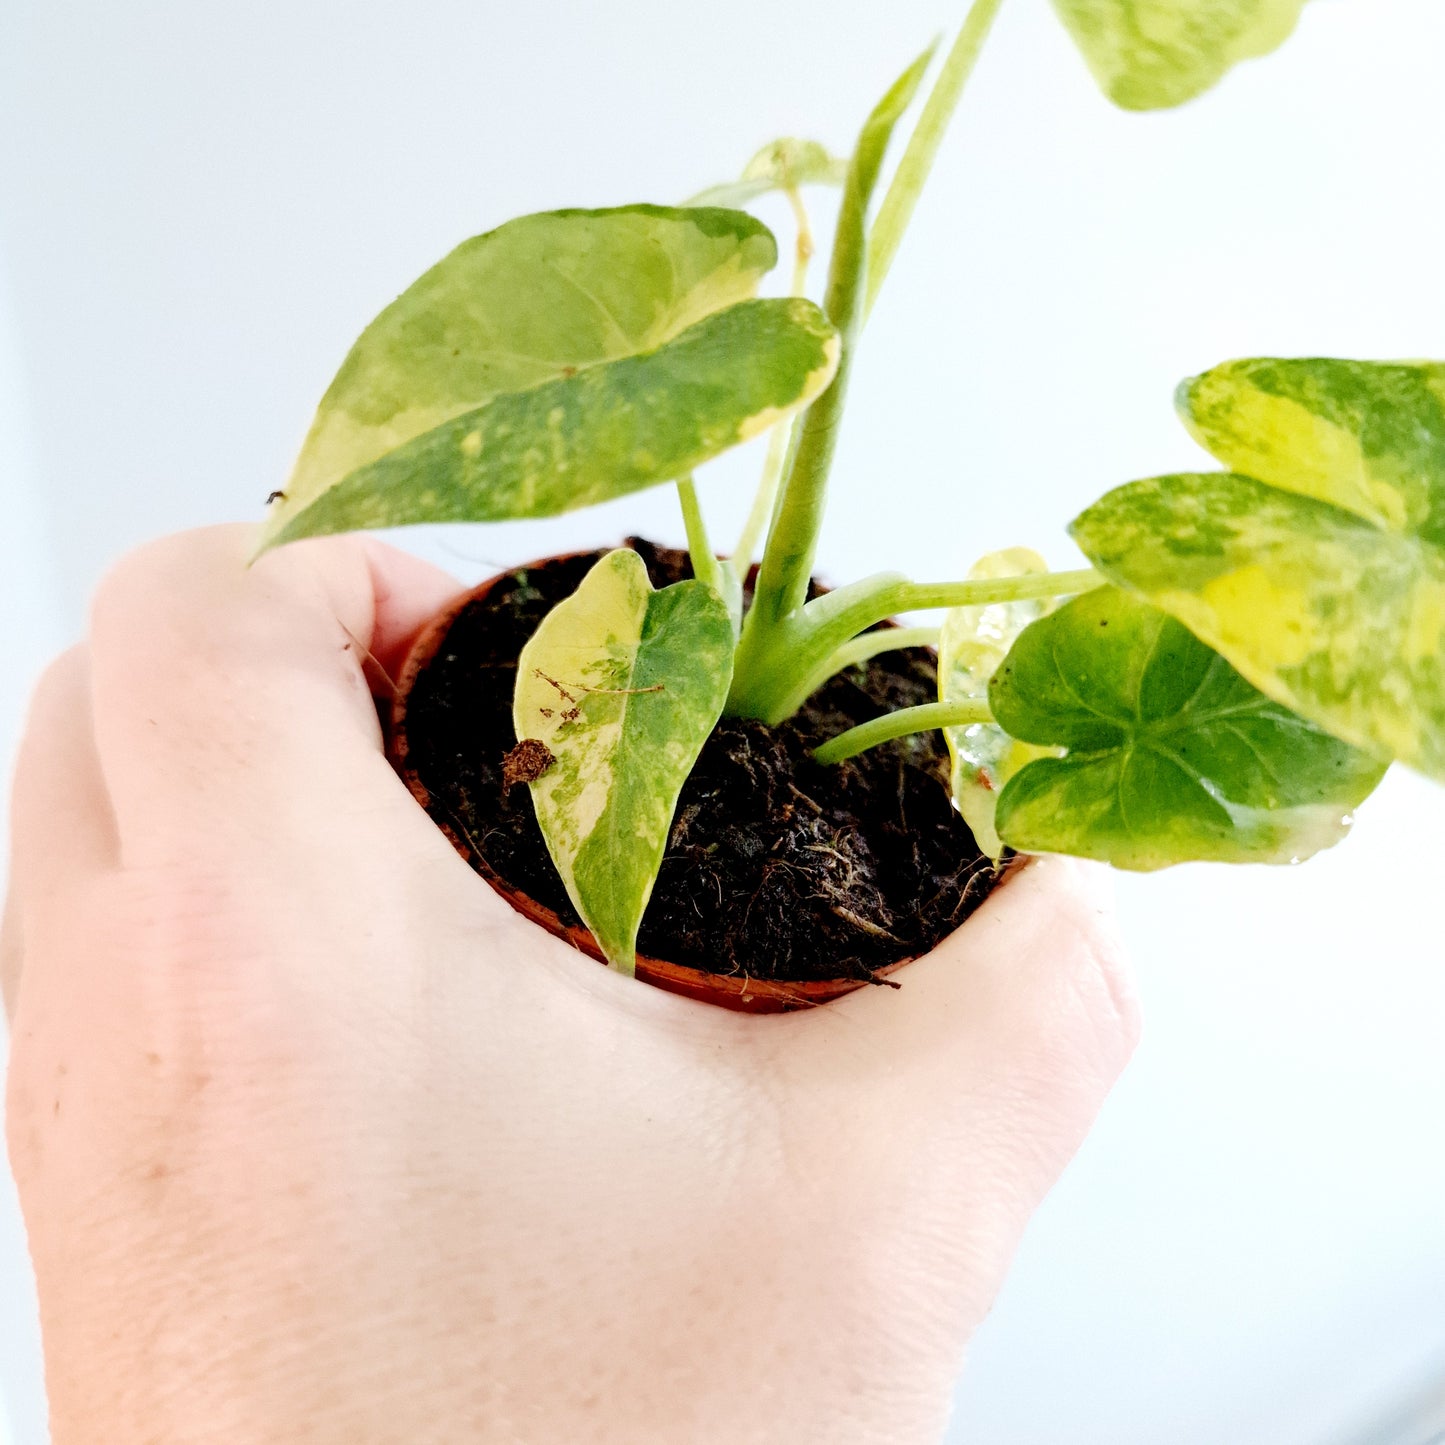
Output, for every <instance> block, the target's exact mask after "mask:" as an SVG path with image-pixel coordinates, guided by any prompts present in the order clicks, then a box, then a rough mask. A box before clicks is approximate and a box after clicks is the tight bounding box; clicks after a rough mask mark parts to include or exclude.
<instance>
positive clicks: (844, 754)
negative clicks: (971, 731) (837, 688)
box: [813, 702, 993, 763]
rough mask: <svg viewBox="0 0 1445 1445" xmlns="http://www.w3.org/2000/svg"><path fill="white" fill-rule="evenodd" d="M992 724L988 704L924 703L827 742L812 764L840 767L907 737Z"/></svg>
mask: <svg viewBox="0 0 1445 1445" xmlns="http://www.w3.org/2000/svg"><path fill="white" fill-rule="evenodd" d="M992 721H993V714H992V713H991V712H990V711H989V710H988V704H987V703H983V702H926V703H924V704H923V705H922V706H921V707H903V708H899V709H898V710H897V712H886V713H884V714H883V716H882V717H875V718H874V719H873V720H872V721H871V722H865V723H859V724H858V726H857V727H855V728H849V729H848V731H847V732H845V733H839V734H838V736H837V737H835V738H829V739H828V741H827V742H826V743H824V744H823V746H822V747H820V748H815V749H814V750H813V760H814V761H815V762H819V763H841V762H842V761H843V760H844V759H845V758H853V757H857V756H858V754H859V753H861V752H864V751H866V750H867V749H868V748H872V747H877V746H878V744H879V743H886V742H890V741H892V739H894V738H901V737H905V736H906V735H907V734H909V733H922V732H929V731H931V730H932V729H933V728H952V727H962V726H964V725H966V724H968V723H985V722H992Z"/></svg>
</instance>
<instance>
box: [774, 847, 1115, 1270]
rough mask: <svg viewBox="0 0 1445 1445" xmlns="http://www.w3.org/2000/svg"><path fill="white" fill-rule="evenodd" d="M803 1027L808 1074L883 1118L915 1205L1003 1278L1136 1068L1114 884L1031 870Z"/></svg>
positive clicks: (1061, 866)
mask: <svg viewBox="0 0 1445 1445" xmlns="http://www.w3.org/2000/svg"><path fill="white" fill-rule="evenodd" d="M894 978H895V979H896V980H897V981H898V982H899V983H900V984H901V987H900V988H899V989H897V990H893V989H884V988H874V989H866V990H859V991H858V992H857V993H854V994H850V995H849V996H848V997H846V998H844V999H840V1000H838V1001H837V1002H836V1003H834V1004H831V1005H829V1006H828V1007H827V1008H824V1009H819V1010H816V1011H815V1012H814V1013H811V1014H806V1015H791V1016H790V1018H792V1019H795V1020H797V1022H798V1024H799V1025H800V1026H801V1029H802V1030H804V1031H811V1032H812V1035H813V1037H812V1039H811V1043H812V1046H813V1048H812V1052H813V1053H814V1058H813V1059H812V1060H811V1062H810V1063H804V1064H802V1065H800V1066H801V1067H811V1068H813V1069H814V1070H815V1071H816V1072H817V1073H821V1074H822V1075H823V1076H824V1077H831V1078H834V1079H838V1078H840V1077H841V1078H846V1079H847V1080H848V1082H849V1085H850V1093H851V1094H852V1095H853V1097H854V1098H856V1099H860V1100H862V1101H864V1102H863V1103H862V1104H861V1106H860V1107H861V1108H863V1109H865V1110H868V1111H874V1110H876V1111H877V1116H876V1117H875V1118H874V1119H873V1120H872V1123H871V1126H870V1125H867V1124H864V1123H863V1121H862V1120H861V1119H859V1121H858V1122H859V1124H860V1127H861V1128H862V1129H863V1131H864V1132H868V1131H869V1129H870V1128H871V1130H872V1131H873V1132H876V1133H877V1134H879V1135H880V1136H883V1137H886V1138H887V1139H888V1141H889V1144H888V1151H889V1156H890V1158H891V1159H892V1160H894V1161H896V1164H895V1167H897V1168H899V1169H902V1170H904V1171H906V1172H907V1174H908V1175H909V1176H910V1177H909V1179H908V1181H907V1183H908V1186H909V1190H910V1192H912V1193H914V1194H915V1196H916V1197H918V1198H931V1199H933V1200H935V1201H936V1202H937V1204H938V1205H940V1206H942V1207H944V1208H945V1209H948V1208H949V1207H951V1205H950V1201H953V1203H954V1204H955V1205H957V1207H958V1208H959V1209H960V1210H961V1211H964V1212H968V1213H970V1214H972V1215H973V1216H974V1217H975V1218H976V1217H977V1213H978V1211H979V1210H980V1209H984V1210H985V1211H992V1212H993V1213H994V1214H995V1215H996V1217H995V1218H994V1219H993V1220H992V1225H991V1228H990V1229H989V1230H985V1234H986V1235H988V1236H989V1237H990V1238H991V1240H992V1244H991V1247H993V1248H996V1249H997V1251H998V1258H997V1261H996V1263H997V1268H998V1272H999V1276H1000V1277H1001V1275H1002V1269H1003V1267H1004V1264H1005V1263H1006V1261H1007V1258H1008V1255H1009V1254H1011V1252H1012V1248H1013V1244H1014V1242H1015V1241H1016V1238H1017V1235H1018V1234H1019V1232H1020V1231H1021V1230H1022V1227H1023V1224H1024V1222H1025V1221H1026V1220H1027V1218H1028V1215H1029V1214H1030V1213H1031V1212H1032V1211H1033V1209H1034V1208H1035V1207H1036V1206H1037V1205H1038V1203H1039V1202H1040V1201H1041V1200H1042V1199H1043V1196H1044V1195H1045V1194H1046V1193H1047V1192H1048V1190H1049V1189H1050V1188H1051V1187H1052V1185H1053V1184H1054V1182H1055V1181H1056V1180H1057V1178H1058V1176H1059V1175H1060V1174H1061V1173H1062V1172H1063V1169H1064V1166H1065V1165H1066V1164H1067V1163H1068V1161H1069V1160H1070V1159H1071V1158H1072V1157H1073V1155H1074V1153H1075V1151H1076V1150H1077V1149H1078V1147H1079V1145H1080V1144H1081V1143H1082V1142H1083V1139H1084V1136H1085V1134H1086V1133H1087V1132H1088V1129H1089V1128H1090V1126H1091V1125H1092V1123H1093V1121H1094V1119H1095V1117H1096V1115H1097V1114H1098V1111H1099V1109H1100V1107H1101V1106H1102V1105H1103V1103H1104V1100H1105V1098H1106V1097H1107V1095H1108V1093H1109V1090H1110V1089H1111V1088H1112V1087H1113V1085H1114V1083H1115V1081H1116V1080H1117V1079H1118V1077H1119V1075H1120V1073H1121V1072H1122V1071H1123V1068H1124V1066H1125V1064H1126V1063H1127V1062H1128V1060H1129V1057H1130V1055H1131V1054H1132V1052H1133V1049H1134V1046H1135V1044H1136V1042H1137V1040H1138V1035H1139V1011H1138V1005H1137V1003H1136V1001H1135V997H1134V992H1133V988H1132V985H1131V983H1130V981H1129V978H1128V975H1127V971H1126V969H1125V965H1124V960H1123V951H1122V947H1121V944H1120V940H1119V936H1118V932H1117V929H1116V926H1115V922H1114V910H1113V901H1112V879H1111V878H1110V876H1109V873H1108V871H1107V869H1105V868H1103V867H1102V866H1100V865H1098V864H1094V863H1085V862H1081V861H1079V860H1077V859H1071V858H1062V857H1047V858H1037V859H1031V860H1029V861H1028V862H1027V863H1026V864H1025V865H1024V866H1023V867H1021V868H1019V869H1018V870H1017V872H1016V873H1015V874H1014V875H1013V876H1011V877H1009V878H1008V879H1007V880H1006V881H1005V882H1004V883H1003V884H1002V885H1001V886H1000V887H999V888H998V889H997V890H996V891H995V893H994V895H993V897H992V898H990V899H989V901H988V902H987V903H986V904H985V905H984V906H983V907H982V908H980V909H979V911H978V912H977V913H976V914H975V915H974V916H973V917H972V918H971V919H970V920H969V921H968V922H967V923H966V924H965V925H964V926H963V927H962V928H960V929H959V930H958V932H956V933H954V934H953V935H952V936H951V937H949V938H948V939H946V940H945V941H944V942H943V943H942V944H940V945H939V947H938V948H936V949H935V950H934V951H933V952H932V953H931V954H929V955H928V956H927V957H925V958H922V959H919V960H918V961H916V962H914V963H912V964H910V965H909V966H908V967H907V968H905V969H902V970H900V971H899V972H898V973H896V974H895V975H894Z"/></svg>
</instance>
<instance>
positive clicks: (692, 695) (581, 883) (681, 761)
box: [513, 550, 733, 973]
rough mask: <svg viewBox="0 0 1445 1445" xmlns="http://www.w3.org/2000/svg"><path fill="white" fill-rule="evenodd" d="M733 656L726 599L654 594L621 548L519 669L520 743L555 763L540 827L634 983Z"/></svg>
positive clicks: (538, 791) (701, 590) (544, 782)
mask: <svg viewBox="0 0 1445 1445" xmlns="http://www.w3.org/2000/svg"><path fill="white" fill-rule="evenodd" d="M732 655H733V629H732V621H731V619H730V617H729V616H728V611H727V607H726V606H725V605H724V603H723V602H722V600H721V599H720V598H719V597H718V595H717V594H716V593H715V592H713V591H712V590H711V589H710V588H708V587H706V586H704V584H703V583H701V582H679V583H676V584H674V585H673V586H671V587H666V588H664V589H663V590H662V591H660V592H655V591H654V590H653V589H652V585H651V583H650V582H649V581H648V578H647V569H646V568H645V567H644V565H643V562H642V559H641V558H640V557H639V556H638V555H637V554H636V553H635V552H631V551H626V550H621V551H616V552H609V553H608V554H607V556H605V557H603V558H602V559H601V561H599V562H598V563H597V565H596V566H595V567H593V568H592V570H591V571H590V572H589V573H588V574H587V576H586V577H585V578H584V579H583V581H582V585H581V586H580V587H579V588H578V589H577V591H576V592H575V593H574V594H573V595H572V596H571V597H569V598H568V599H567V600H566V601H565V602H562V603H560V604H559V605H558V606H556V607H554V608H553V609H552V611H551V612H550V613H548V614H547V616H546V618H544V619H543V622H542V625H541V627H539V628H538V629H537V631H536V633H535V634H534V635H533V637H532V639H531V640H530V641H529V642H528V643H527V645H526V647H525V648H523V650H522V655H521V658H520V660H519V661H518V665H517V686H516V692H515V694H514V697H513V718H514V721H515V724H516V729H517V737H518V739H519V740H523V739H533V740H535V741H537V742H540V743H542V744H543V745H544V746H545V747H546V748H547V749H548V751H549V752H550V753H551V755H552V761H551V763H550V765H549V766H548V767H546V769H545V771H543V772H542V774H541V776H540V777H537V778H536V780H535V781H533V782H531V783H530V787H531V792H532V802H533V805H534V806H535V808H536V812H537V822H538V823H539V825H540V826H541V829H542V835H543V837H544V838H545V839H546V841H547V848H548V851H549V852H550V853H551V855H552V861H553V862H554V863H555V864H556V865H557V871H558V872H559V873H560V874H561V876H562V881H563V883H564V884H565V885H566V888H567V894H568V897H570V898H571V900H572V902H573V903H574V904H575V905H576V908H577V911H578V913H580V914H581V915H582V918H583V921H584V922H585V923H586V924H587V926H588V928H590V929H591V930H592V934H593V936H594V937H595V938H596V940H597V942H598V945H599V946H600V947H601V949H602V951H603V953H604V954H605V955H606V956H607V959H608V961H609V962H610V963H611V964H612V966H613V967H614V968H617V969H619V970H621V971H622V972H625V973H630V972H631V971H632V969H633V963H634V954H635V948H636V942H637V929H638V925H639V924H640V923H641V921H642V915H643V912H644V910H645V909H646V907H647V901H648V899H649V898H650V897H651V896H652V885H653V882H654V881H655V879H656V877H657V870H658V868H659V867H660V866H661V863H662V855H663V851H664V849H665V848H666V845H667V837H668V832H669V830H670V828H671V826H672V815H673V811H674V809H675V808H676V806H677V797H678V794H679V793H680V792H681V790H682V785H683V783H685V782H686V781H687V777H688V774H689V773H690V772H691V771H692V765H693V763H694V762H695V761H696V760H697V755H698V753H699V752H700V751H701V749H702V745H703V743H705V742H706V741H707V738H708V734H709V733H711V731H712V729H713V726H714V725H715V724H716V722H717V719H718V716H719V714H720V713H721V711H722V705H723V702H724V700H725V699H726V697H727V690H728V683H729V681H730V680H731V677H732Z"/></svg>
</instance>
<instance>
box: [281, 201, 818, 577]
mask: <svg viewBox="0 0 1445 1445" xmlns="http://www.w3.org/2000/svg"><path fill="white" fill-rule="evenodd" d="M776 259H777V247H776V243H775V242H774V240H773V238H772V236H771V234H770V233H769V232H768V231H767V229H766V228H765V227H764V226H762V225H761V223H759V222H758V221H756V220H754V219H753V218H752V217H750V216H747V215H745V214H743V213H742V212H740V211H729V210H719V209H715V208H695V209H680V208H671V209H669V208H665V207H659V206H626V207H621V208H618V209H614V210H604V211H554V212H547V213H544V214H541V215H535V216H524V217H521V218H520V219H519V220H515V221H511V222H508V223H507V224H506V225H504V226H501V227H499V228H498V229H497V230H495V231H492V232H489V233H488V234H486V235H484V236H479V237H476V238H475V239H473V240H471V241H468V242H466V243H464V244H463V245H462V246H460V247H458V248H457V250H456V251H454V252H453V253H452V254H451V255H450V256H448V257H447V258H446V259H445V260H443V261H442V262H441V263H440V264H439V265H437V266H434V267H433V268H432V269H431V270H430V271H428V272H427V273H426V274H425V275H424V276H423V277H422V278H421V279H420V280H419V281H417V282H416V283H415V284H414V285H413V286H411V287H410V288H409V289H408V290H407V291H406V292H405V293H403V295H402V296H401V297H399V298H398V299H397V300H396V301H395V302H393V303H392V304H391V305H390V306H388V307H387V308H386V310H385V311H383V312H382V313H381V315H380V316H378V317H377V319H376V320H375V321H374V322H372V324H371V325H370V326H369V327H367V329H366V331H365V332H363V333H362V336H361V338H360V339H359V340H358V341H357V343H356V345H355V346H354V347H353V348H352V350H351V353H350V355H349V356H348V357H347V359H346V362H345V364H344V365H343V366H342V368H341V370H340V372H339V373H338V374H337V377H336V379H335V381H333V382H332V384H331V387H330V388H329V389H328V391H327V393H326V395H325V397H324V398H323V399H322V402H321V406H320V409H319V410H318V413H317V417H316V420H315V423H314V424H313V426H312V428H311V432H310V434H309V435H308V437H307V439H306V443H305V445H304V447H303V449H302V453H301V457H300V460H299V461H298V462H297V465H296V469H295V472H294V474H293V475H292V477H291V480H290V481H289V482H288V483H287V486H286V488H285V490H284V492H283V493H282V494H281V497H280V500H279V501H278V502H277V504H276V505H274V506H273V507H272V509H271V511H270V513H269V514H268V517H267V521H266V526H265V529H264V535H263V542H262V546H263V548H264V547H266V546H273V545H275V544H277V543H278V542H281V541H287V540H290V539H292V538H294V537H300V536H308V535H313V534H315V533H320V532H328V531H340V530H345V529H348V528H353V527H362V526H377V525H394V524H398V523H404V522H415V521H435V520H448V519H464V518H470V517H477V518H495V517H508V516H539V515H547V514H549V513H552V512H557V511H562V510H565V509H566V508H568V507H571V506H580V505H584V504H585V503H586V502H588V501H593V500H597V499H598V495H599V493H600V494H601V495H605V496H611V495H617V494H618V493H619V492H622V491H627V490H630V489H633V488H636V487H640V486H648V485H651V484H653V483H654V482H659V481H668V480H671V479H673V477H674V476H676V475H677V472H676V471H674V470H671V468H672V466H673V465H674V463H676V465H677V466H678V467H679V468H680V469H681V470H683V471H685V470H686V469H687V467H688V466H690V465H694V464H695V463H696V462H697V461H700V460H703V459H705V457H707V456H711V455H713V454H715V452H716V451H717V450H720V449H722V448H723V447H725V446H728V445H731V444H732V443H733V442H734V441H736V440H738V439H739V438H741V437H745V436H747V435H751V434H752V430H753V429H754V427H756V428H758V429H761V428H762V427H765V426H766V425H767V424H768V423H769V421H771V420H773V419H775V418H776V416H777V415H778V414H780V413H786V412H787V411H788V410H790V409H792V408H794V407H796V406H798V405H802V404H803V403H804V402H806V400H807V399H808V398H809V396H810V395H811V394H812V393H813V392H814V391H816V389H818V388H819V387H821V386H822V385H826V382H827V380H828V379H829V377H830V376H831V374H832V366H833V362H832V361H831V360H830V359H829V357H830V353H831V332H830V329H829V328H828V326H827V323H826V322H825V321H823V319H822V317H821V315H820V314H819V313H818V312H817V311H816V310H815V309H810V308H808V307H807V306H806V303H791V302H782V301H776V302H749V298H750V297H751V296H752V295H753V293H754V292H755V290H756V288H757V284H758V281H759V278H760V277H761V276H762V274H763V273H764V272H766V271H767V270H768V269H769V268H770V267H771V266H772V265H773V264H774V263H775V261H776ZM740 303H741V304H742V307H743V309H742V310H740V311H736V314H730V313H731V312H733V311H734V310H735V308H737V307H738V305H739V304H740ZM720 314H721V315H722V316H726V317H728V319H726V320H720V319H719V315H720ZM708 323H711V324H710V325H709V324H708ZM678 345H680V346H681V350H680V351H677V352H674V351H673V347H674V346H678ZM719 355H722V356H725V357H726V358H727V363H728V366H727V368H726V369H727V371H728V376H727V377H723V376H720V375H718V374H717V373H719V372H720V371H721V370H723V368H721V367H720V366H719V364H718V358H719ZM674 364H675V374H674ZM679 427H680V431H681V434H679ZM689 456H690V457H691V458H692V461H688V460H686V458H687V457H689ZM583 457H585V458H587V459H590V460H591V462H592V463H593V467H592V472H591V473H590V474H588V475H584V476H581V477H580V478H579V476H578V474H577V472H576V471H575V470H573V469H574V468H575V466H576V465H577V462H578V459H579V458H583ZM614 469H615V470H616V472H617V475H618V477H619V482H618V484H617V485H616V486H615V487H612V486H610V485H609V484H608V483H607V481H606V474H607V473H609V472H611V471H612V470H614ZM574 484H575V485H574ZM343 489H344V490H343Z"/></svg>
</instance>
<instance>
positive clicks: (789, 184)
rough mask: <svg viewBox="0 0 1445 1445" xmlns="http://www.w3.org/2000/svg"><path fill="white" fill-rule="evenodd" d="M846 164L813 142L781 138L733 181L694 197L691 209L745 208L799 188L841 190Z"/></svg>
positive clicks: (763, 150) (846, 168)
mask: <svg viewBox="0 0 1445 1445" xmlns="http://www.w3.org/2000/svg"><path fill="white" fill-rule="evenodd" d="M847 174H848V162H847V161H846V160H842V159H840V158H839V157H837V156H835V155H832V154H831V153H830V152H829V151H828V149H827V148H826V147H825V146H823V145H821V144H820V143H819V142H818V141H815V140H798V139H797V138H796V137H793V136H784V137H783V138H782V139H780V140H775V141H772V142H770V143H769V144H768V145H765V146H764V147H763V148H762V150H760V151H759V152H758V153H757V154H756V155H755V156H754V157H753V158H752V160H750V161H749V162H748V163H747V165H746V166H744V167H743V173H742V175H741V176H740V177H738V179H737V180H735V181H728V182H725V183H724V184H723V185H720V186H710V187H709V188H708V189H707V190H705V191H700V192H699V193H698V194H697V195H695V196H694V197H693V198H692V199H691V201H689V202H688V204H689V205H693V206H745V205H747V203H748V202H749V201H752V200H756V199H757V198H758V197H759V196H761V195H765V194H766V193H767V192H768V191H786V190H795V189H796V188H797V187H799V186H841V185H842V184H843V180H844V177H845V176H846V175H847Z"/></svg>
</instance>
